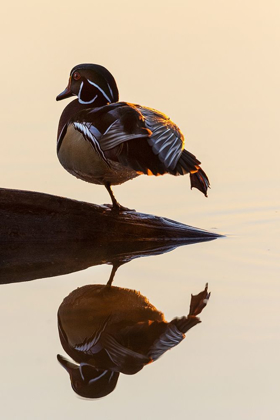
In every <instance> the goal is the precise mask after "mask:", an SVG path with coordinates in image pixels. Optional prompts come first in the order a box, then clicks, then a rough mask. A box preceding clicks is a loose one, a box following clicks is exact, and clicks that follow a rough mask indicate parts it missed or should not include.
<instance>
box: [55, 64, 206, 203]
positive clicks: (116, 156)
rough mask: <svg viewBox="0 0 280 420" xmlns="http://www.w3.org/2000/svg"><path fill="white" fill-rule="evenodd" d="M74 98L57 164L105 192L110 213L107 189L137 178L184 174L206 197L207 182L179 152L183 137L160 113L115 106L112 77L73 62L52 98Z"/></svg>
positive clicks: (66, 112) (124, 104) (61, 134)
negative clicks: (60, 89)
mask: <svg viewBox="0 0 280 420" xmlns="http://www.w3.org/2000/svg"><path fill="white" fill-rule="evenodd" d="M73 95H74V96H77V97H78V99H75V100H74V101H72V102H70V103H69V104H68V105H67V106H66V108H65V109H64V111H63V112H62V115H61V118H60V121H59V126H58V139H57V154H58V158H59V160H60V163H61V164H62V166H63V167H64V168H65V169H66V170H67V171H68V172H70V173H71V174H72V175H74V176H76V177H77V178H80V179H82V180H84V181H87V182H91V183H94V184H101V185H104V186H105V187H106V189H107V190H108V192H109V194H110V197H111V200H112V203H113V209H115V210H121V209H123V207H122V206H121V205H120V204H119V203H118V202H117V200H116V198H115V196H114V194H113V192H112V189H111V185H118V184H122V183H123V182H126V181H128V180H130V179H133V178H135V177H137V176H138V175H140V174H146V175H156V176H157V175H163V174H166V173H169V174H171V175H185V174H188V173H189V174H190V180H191V188H192V187H195V188H198V189H199V190H200V191H201V192H203V193H204V195H205V196H206V197H207V189H208V187H209V180H208V178H207V175H206V174H205V172H204V171H203V170H202V169H201V167H200V166H199V165H200V162H199V161H198V160H197V159H196V157H195V156H194V155H193V154H191V153H190V152H188V151H187V150H185V149H184V136H183V134H182V133H181V131H180V130H179V128H178V127H177V126H176V125H175V124H174V123H173V122H172V121H171V120H170V119H169V118H168V117H167V116H166V115H164V114H163V113H161V112H159V111H156V110H154V109H151V108H147V107H144V106H140V105H135V104H130V103H127V102H118V100H119V93H118V88H117V85H116V82H115V79H114V77H113V76H112V74H111V73H110V72H109V71H108V70H107V69H106V68H104V67H102V66H100V65H97V64H79V65H77V66H75V67H74V68H73V69H72V70H71V73H70V78H69V83H68V86H67V88H66V89H65V90H64V91H63V92H62V93H60V94H59V95H58V96H57V98H56V100H57V101H60V100H61V99H65V98H69V97H70V96H73Z"/></svg>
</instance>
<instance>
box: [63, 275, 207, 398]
mask: <svg viewBox="0 0 280 420" xmlns="http://www.w3.org/2000/svg"><path fill="white" fill-rule="evenodd" d="M111 280H112V279H111ZM111 280H110V282H108V284H107V285H100V284H98V285H87V286H84V287H81V288H78V289H77V290H74V291H73V292H72V293H70V295H69V296H67V297H66V298H65V299H64V301H63V302H62V304H61V305H60V307H59V310H58V329H59V336H60V340H61V344H62V347H63V348H64V350H65V351H66V353H68V355H69V356H70V357H71V358H72V359H73V360H74V361H75V362H76V363H73V362H71V361H69V360H67V359H66V358H65V357H63V356H61V355H58V356H57V358H58V361H59V362H60V364H61V365H62V366H63V367H64V368H65V369H66V370H67V372H68V373H69V375H70V381H71V385H72V388H73V390H74V391H75V392H76V393H77V394H78V395H80V396H82V397H85V398H99V397H104V396H106V395H108V394H110V393H111V392H112V391H113V390H114V388H115V387H116V384H117V381H118V378H119V374H120V373H124V374H127V375H132V374H135V373H137V372H139V371H140V370H141V369H142V368H143V367H144V366H145V365H147V364H149V363H151V362H154V361H156V360H157V359H158V358H159V357H160V356H162V355H163V354H164V353H165V352H166V351H167V350H170V349H171V348H173V347H174V346H176V345H177V344H179V343H180V342H181V341H182V340H183V339H184V338H185V334H186V332H187V331H188V330H189V329H191V328H192V327H194V326H195V325H196V324H198V323H199V322H200V319H199V318H198V317H197V315H198V314H199V313H200V312H201V311H202V309H203V308H204V307H205V306H206V304H207V302H208V299H209V297H210V293H209V292H208V287H207V284H206V287H205V289H204V290H203V291H202V292H201V293H199V294H198V295H195V296H193V295H192V297H191V303H190V310H189V314H188V315H187V316H183V317H181V318H174V319H173V320H172V321H171V322H167V321H166V320H165V318H164V315H163V313H162V312H160V311H159V310H157V309H156V308H155V307H154V306H153V305H152V304H151V303H150V302H149V301H148V299H147V298H146V297H144V296H142V295H141V294H140V293H139V292H136V291H135V290H130V289H124V288H120V287H114V286H111Z"/></svg>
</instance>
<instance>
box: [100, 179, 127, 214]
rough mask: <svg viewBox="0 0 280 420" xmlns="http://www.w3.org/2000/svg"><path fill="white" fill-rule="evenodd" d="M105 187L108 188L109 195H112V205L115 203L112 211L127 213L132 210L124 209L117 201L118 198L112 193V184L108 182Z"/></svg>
mask: <svg viewBox="0 0 280 420" xmlns="http://www.w3.org/2000/svg"><path fill="white" fill-rule="evenodd" d="M104 185H105V187H106V190H107V191H108V193H109V194H110V197H111V200H112V203H113V208H112V210H115V211H126V210H130V209H128V208H127V207H123V206H122V205H121V204H120V203H119V202H118V201H117V199H116V197H115V196H114V193H113V191H112V188H111V184H110V183H109V182H106V183H105V184H104Z"/></svg>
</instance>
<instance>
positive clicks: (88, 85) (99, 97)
mask: <svg viewBox="0 0 280 420" xmlns="http://www.w3.org/2000/svg"><path fill="white" fill-rule="evenodd" d="M70 96H78V101H79V102H80V103H81V104H88V105H89V106H92V105H93V106H103V105H106V104H108V103H112V102H118V100H119V91H118V88H117V84H116V81H115V79H114V77H113V76H112V74H111V73H110V72H109V71H108V70H107V69H105V67H102V66H99V65H98V64H78V65H77V66H75V67H74V68H73V69H72V70H71V72H70V77H69V82H68V85H67V87H66V89H65V90H64V91H63V92H61V93H60V94H59V95H58V96H57V97H56V100H57V101H60V100H62V99H65V98H69V97H70Z"/></svg>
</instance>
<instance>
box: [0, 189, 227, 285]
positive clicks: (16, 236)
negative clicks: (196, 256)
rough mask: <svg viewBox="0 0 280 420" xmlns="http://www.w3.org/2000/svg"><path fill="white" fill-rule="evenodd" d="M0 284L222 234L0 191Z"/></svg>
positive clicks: (119, 260) (115, 260) (61, 200)
mask: <svg viewBox="0 0 280 420" xmlns="http://www.w3.org/2000/svg"><path fill="white" fill-rule="evenodd" d="M0 221H1V222H0V248H1V250H0V283H2V284H4V283H11V282H12V283H14V282H18V281H28V280H34V279H36V278H43V277H53V276H57V275H61V274H67V273H70V272H73V271H79V270H83V269H85V268H88V267H90V266H93V265H97V264H105V263H109V264H121V263H124V262H127V261H130V260H131V259H133V258H137V257H140V256H144V255H156V254H161V253H163V252H168V251H170V250H171V249H174V248H176V247H177V246H181V245H186V244H190V243H195V242H201V241H209V240H213V239H216V238H218V237H220V236H221V235H218V234H215V233H211V232H207V231H204V230H201V229H197V228H193V227H191V226H187V225H184V224H182V223H178V222H175V221H172V220H169V219H166V218H163V217H157V216H152V215H148V214H143V213H137V212H135V211H131V210H130V211H125V212H121V213H116V212H114V211H112V209H111V208H110V206H105V205H103V206H98V205H95V204H90V203H85V202H80V201H76V200H71V199H67V198H62V197H57V196H53V195H48V194H43V193H38V192H31V191H20V190H10V189H3V188H2V189H0Z"/></svg>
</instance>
